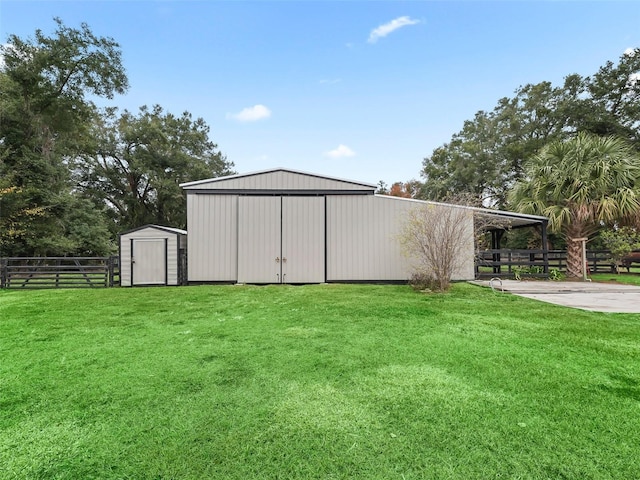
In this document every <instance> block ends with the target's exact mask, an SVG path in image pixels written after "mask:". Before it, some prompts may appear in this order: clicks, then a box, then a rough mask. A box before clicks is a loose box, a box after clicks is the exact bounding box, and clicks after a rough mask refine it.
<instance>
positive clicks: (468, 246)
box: [181, 169, 474, 283]
mask: <svg viewBox="0 0 640 480" xmlns="http://www.w3.org/2000/svg"><path fill="white" fill-rule="evenodd" d="M181 186H182V187H183V188H184V189H185V191H186V193H187V228H188V230H189V235H188V251H189V255H188V272H189V275H188V280H189V282H192V283H193V282H237V283H322V282H349V281H361V282H376V281H406V280H408V279H409V278H410V276H411V274H412V267H411V264H410V261H409V259H408V258H406V256H405V255H404V254H403V251H402V247H401V245H400V242H399V240H398V234H399V232H400V230H401V228H402V223H403V222H404V221H405V218H406V215H407V212H408V211H409V210H411V209H413V208H416V206H418V205H421V204H426V203H428V202H421V201H417V200H410V199H401V198H396V197H390V196H385V195H376V194H375V190H376V186H375V185H370V184H367V183H360V182H354V181H350V180H343V179H338V178H332V177H326V176H321V175H315V174H311V173H305V172H299V171H294V170H289V169H274V170H266V171H261V172H254V173H248V174H243V175H233V176H228V177H221V178H213V179H208V180H200V181H195V182H189V183H185V184H182V185H181ZM433 205H435V206H436V207H437V208H453V209H459V210H460V211H461V212H462V214H463V215H464V221H465V222H466V223H467V226H466V228H465V231H466V234H465V235H463V236H462V237H461V238H459V239H458V241H459V242H461V243H462V244H463V245H464V249H463V251H464V252H465V253H464V255H463V258H461V259H460V261H459V263H460V265H461V266H460V268H459V269H458V270H457V271H456V272H455V273H454V279H473V278H474V256H473V249H474V247H473V210H472V209H468V208H466V207H459V206H454V205H445V204H433Z"/></svg>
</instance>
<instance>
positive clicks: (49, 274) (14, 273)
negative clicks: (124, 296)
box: [0, 256, 119, 288]
mask: <svg viewBox="0 0 640 480" xmlns="http://www.w3.org/2000/svg"><path fill="white" fill-rule="evenodd" d="M118 283H119V259H118V257H117V256H111V257H8V258H0V288H87V287H89V288H90V287H113V286H114V285H117V284H118Z"/></svg>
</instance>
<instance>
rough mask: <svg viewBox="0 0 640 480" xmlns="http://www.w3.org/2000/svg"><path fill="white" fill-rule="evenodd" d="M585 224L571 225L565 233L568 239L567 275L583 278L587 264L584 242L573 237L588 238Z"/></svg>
mask: <svg viewBox="0 0 640 480" xmlns="http://www.w3.org/2000/svg"><path fill="white" fill-rule="evenodd" d="M585 230H586V229H585V228H584V226H583V225H580V224H575V223H574V224H572V225H569V226H568V227H567V228H566V230H565V232H564V234H565V239H566V241H567V277H570V278H578V277H579V278H583V275H584V271H585V268H586V265H585V264H584V260H583V258H582V242H574V241H573V240H572V239H573V238H586V237H587V233H586V231H585Z"/></svg>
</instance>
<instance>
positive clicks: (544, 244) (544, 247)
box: [541, 220, 549, 276]
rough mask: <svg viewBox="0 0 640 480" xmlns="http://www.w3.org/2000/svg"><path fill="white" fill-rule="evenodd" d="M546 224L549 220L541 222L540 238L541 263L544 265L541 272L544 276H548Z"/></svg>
mask: <svg viewBox="0 0 640 480" xmlns="http://www.w3.org/2000/svg"><path fill="white" fill-rule="evenodd" d="M547 223H549V220H544V221H543V222H542V232H541V236H542V262H543V263H544V265H543V267H542V268H543V269H544V270H543V272H544V274H545V275H547V276H548V275H549V244H548V242H547Z"/></svg>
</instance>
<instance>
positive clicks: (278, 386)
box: [0, 284, 640, 480]
mask: <svg viewBox="0 0 640 480" xmlns="http://www.w3.org/2000/svg"><path fill="white" fill-rule="evenodd" d="M0 358H1V360H0V478H2V479H14V478H15V479H93V478H95V479H155V480H160V479H206V478H215V479H217V478H220V479H261V478H270V479H275V478H279V479H291V478H305V479H306V478H323V479H333V478H358V479H376V478H379V479H423V478H438V479H444V478H460V479H475V478H510V479H511V478H518V479H528V478H532V479H533V478H554V479H555V478H564V479H607V478H619V479H633V478H640V315H631V314H604V313H592V312H586V311H580V310H573V309H568V308H564V307H559V306H554V305H550V304H545V303H540V302H535V301H532V300H527V299H524V298H520V297H516V296H511V295H505V294H495V293H493V292H492V291H491V290H489V289H486V288H481V287H476V286H472V285H468V284H457V285H455V286H454V288H453V290H452V292H451V293H449V294H442V295H424V294H420V293H416V292H414V291H412V290H411V289H410V288H409V287H406V286H373V285H350V286H345V285H315V286H304V287H287V286H269V287H249V286H244V287H238V286H201V287H182V288H149V289H146V288H136V289H117V288H114V289H101V290H98V289H96V290H81V291H79V290H54V291H0Z"/></svg>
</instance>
